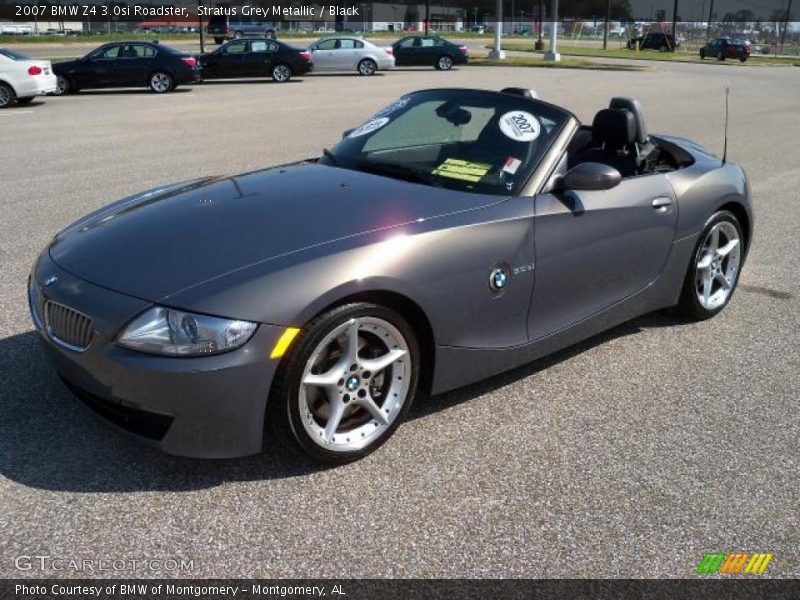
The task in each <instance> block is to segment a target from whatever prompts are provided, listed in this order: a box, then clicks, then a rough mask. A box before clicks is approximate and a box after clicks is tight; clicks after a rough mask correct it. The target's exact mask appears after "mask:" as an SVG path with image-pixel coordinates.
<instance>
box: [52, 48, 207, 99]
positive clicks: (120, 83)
mask: <svg viewBox="0 0 800 600" xmlns="http://www.w3.org/2000/svg"><path fill="white" fill-rule="evenodd" d="M53 70H54V71H55V73H56V75H57V77H58V86H57V89H56V94H58V95H59V96H62V95H64V94H74V93H76V92H78V91H80V90H84V89H90V88H116V87H143V86H147V87H149V88H150V89H151V90H152V91H153V92H155V93H157V94H163V93H165V92H170V91H172V90H174V89H175V88H176V87H178V86H179V85H183V84H187V83H195V82H197V81H200V79H201V76H200V68H199V66H198V65H197V59H195V57H194V56H192V55H191V54H187V53H185V52H181V51H180V50H175V49H174V48H170V47H169V46H164V45H163V44H159V43H158V42H142V41H132V42H115V43H111V44H105V45H103V46H100V47H99V48H97V49H96V50H93V51H92V52H90V53H89V54H87V55H86V56H84V57H83V58H79V59H77V60H70V61H66V62H61V63H56V64H55V65H54V66H53Z"/></svg>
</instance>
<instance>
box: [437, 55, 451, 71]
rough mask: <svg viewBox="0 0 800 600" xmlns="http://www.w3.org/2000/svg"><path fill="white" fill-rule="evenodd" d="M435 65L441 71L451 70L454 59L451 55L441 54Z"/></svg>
mask: <svg viewBox="0 0 800 600" xmlns="http://www.w3.org/2000/svg"><path fill="white" fill-rule="evenodd" d="M434 67H436V68H437V69H438V70H439V71H449V70H450V69H452V68H453V59H452V58H450V57H449V56H440V57H439V59H438V60H437V61H436V64H435V65H434Z"/></svg>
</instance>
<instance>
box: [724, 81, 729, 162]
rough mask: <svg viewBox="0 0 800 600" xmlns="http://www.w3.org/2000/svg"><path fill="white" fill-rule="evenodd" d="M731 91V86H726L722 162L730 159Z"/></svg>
mask: <svg viewBox="0 0 800 600" xmlns="http://www.w3.org/2000/svg"><path fill="white" fill-rule="evenodd" d="M730 93H731V88H730V87H726V88H725V141H724V144H723V146H722V164H723V165H724V164H725V161H726V160H727V159H728V96H729V95H730Z"/></svg>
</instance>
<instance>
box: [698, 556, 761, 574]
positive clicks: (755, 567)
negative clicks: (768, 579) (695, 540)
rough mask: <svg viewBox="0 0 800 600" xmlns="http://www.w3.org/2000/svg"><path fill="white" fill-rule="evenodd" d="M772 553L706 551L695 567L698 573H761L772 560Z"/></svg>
mask: <svg viewBox="0 0 800 600" xmlns="http://www.w3.org/2000/svg"><path fill="white" fill-rule="evenodd" d="M773 556H774V555H773V554H767V553H764V552H755V553H753V554H750V553H749V552H733V553H731V554H726V553H724V552H711V553H706V555H705V556H704V557H703V560H701V561H700V566H698V567H697V573H698V575H712V574H714V573H720V574H726V575H739V574H748V575H763V573H764V571H765V570H766V569H767V565H768V564H769V562H770V561H771V560H772V557H773Z"/></svg>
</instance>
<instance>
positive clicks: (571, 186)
mask: <svg viewBox="0 0 800 600" xmlns="http://www.w3.org/2000/svg"><path fill="white" fill-rule="evenodd" d="M620 181H622V175H621V174H620V172H619V171H617V170H616V169H615V168H614V167H612V166H609V165H606V164H603V163H596V162H585V163H580V164H578V165H575V166H574V167H572V168H571V169H570V170H569V171H567V174H566V175H564V177H562V178H561V181H560V182H559V185H558V188H559V189H564V190H579V191H580V190H583V191H587V192H588V191H599V190H610V189H611V188H613V187H616V186H617V185H619V182H620Z"/></svg>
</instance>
